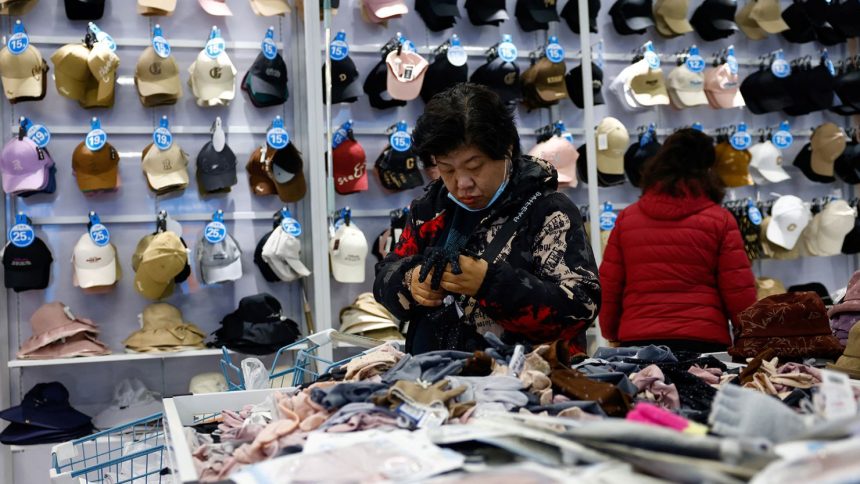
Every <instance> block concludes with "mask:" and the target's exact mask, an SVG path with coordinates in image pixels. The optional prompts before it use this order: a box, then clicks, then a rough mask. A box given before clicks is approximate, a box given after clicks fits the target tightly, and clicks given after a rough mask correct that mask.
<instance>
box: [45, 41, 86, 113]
mask: <svg viewBox="0 0 860 484" xmlns="http://www.w3.org/2000/svg"><path fill="white" fill-rule="evenodd" d="M89 56H90V50H89V49H87V46H86V45H84V44H83V43H74V44H66V45H64V46H62V47H60V48H59V49H57V50H56V51H54V53H53V54H51V62H53V63H54V81H55V82H56V85H57V92H59V93H60V94H61V95H62V96H65V97H67V98H69V99H74V100H75V101H83V100H84V99H85V98H86V93H87V85H88V83H89V81H90V79H92V77H93V74H92V73H91V72H90V66H89V63H88V59H89Z"/></svg>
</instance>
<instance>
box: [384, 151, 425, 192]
mask: <svg viewBox="0 0 860 484" xmlns="http://www.w3.org/2000/svg"><path fill="white" fill-rule="evenodd" d="M375 168H376V174H377V175H378V176H379V181H380V182H381V183H382V186H383V187H385V188H386V189H387V190H393V191H401V190H409V189H410V188H417V187H420V186H423V185H424V177H423V176H422V175H421V170H420V169H419V167H418V155H417V154H416V153H415V151H413V150H412V148H409V149H408V150H406V151H397V150H395V149H394V148H392V147H391V146H388V147H386V148H385V149H384V150H383V151H382V153H380V154H379V157H378V158H377V159H376V163H375Z"/></svg>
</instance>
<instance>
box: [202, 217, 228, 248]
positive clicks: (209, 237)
mask: <svg viewBox="0 0 860 484" xmlns="http://www.w3.org/2000/svg"><path fill="white" fill-rule="evenodd" d="M203 238H205V239H206V242H209V243H210V244H217V243H219V242H221V241H222V240H224V239H226V238H227V227H226V226H225V225H224V224H223V223H221V222H218V221H217V220H213V221H211V222H209V223H208V224H206V228H205V229H204V230H203Z"/></svg>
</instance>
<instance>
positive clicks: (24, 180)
mask: <svg viewBox="0 0 860 484" xmlns="http://www.w3.org/2000/svg"><path fill="white" fill-rule="evenodd" d="M53 164H54V162H53V160H51V156H50V155H49V154H48V151H47V150H43V149H40V148H39V147H37V146H36V143H34V142H33V140H31V139H30V138H28V137H26V136H25V137H23V138H20V139H19V138H18V137H17V136H15V137H13V138H12V139H11V140H10V141H9V142H8V143H6V146H4V147H3V152H2V154H0V173H2V175H3V191H4V192H6V193H9V194H15V193H20V192H29V191H37V190H41V189H43V188H45V185H46V184H47V183H48V176H49V174H48V168H49V167H50V166H51V165H53Z"/></svg>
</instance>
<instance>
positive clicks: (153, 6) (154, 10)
mask: <svg viewBox="0 0 860 484" xmlns="http://www.w3.org/2000/svg"><path fill="white" fill-rule="evenodd" d="M174 10H176V0H137V11H138V13H139V14H141V15H145V16H149V15H159V16H168V15H173V11H174Z"/></svg>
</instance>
